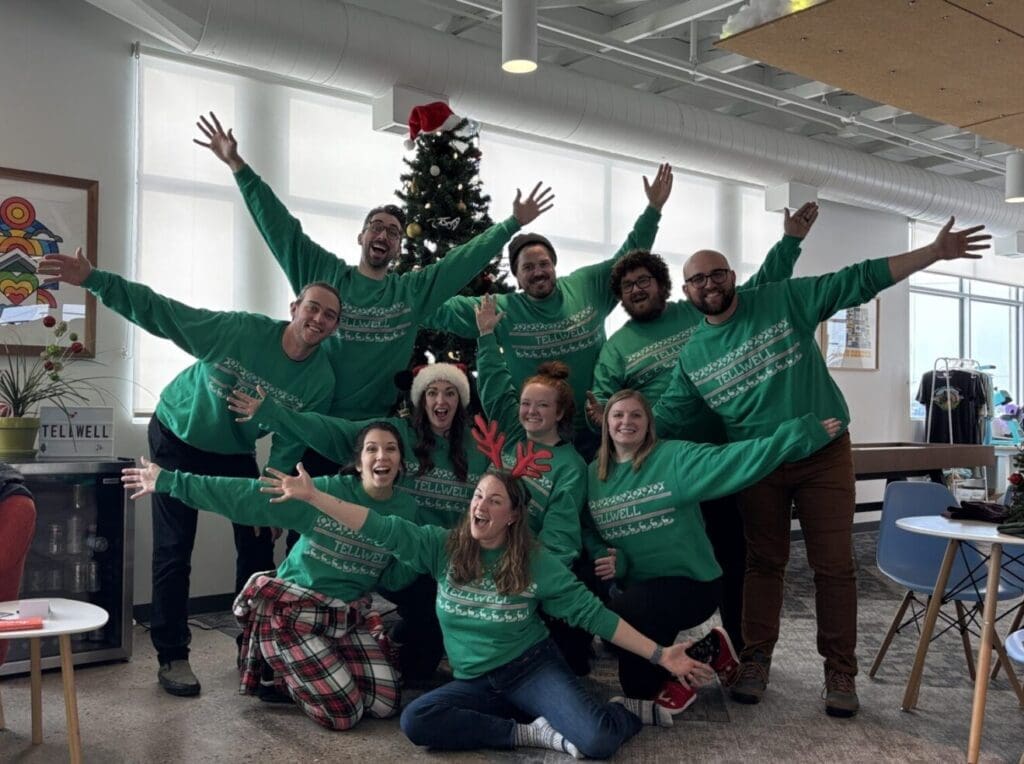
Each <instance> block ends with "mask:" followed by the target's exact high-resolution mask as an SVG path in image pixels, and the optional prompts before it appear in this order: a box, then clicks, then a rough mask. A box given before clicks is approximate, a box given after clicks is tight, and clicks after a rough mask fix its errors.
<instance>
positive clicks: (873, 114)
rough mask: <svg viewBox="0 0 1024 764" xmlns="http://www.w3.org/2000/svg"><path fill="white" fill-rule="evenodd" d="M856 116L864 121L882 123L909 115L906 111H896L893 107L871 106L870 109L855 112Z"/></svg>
mask: <svg viewBox="0 0 1024 764" xmlns="http://www.w3.org/2000/svg"><path fill="white" fill-rule="evenodd" d="M857 114H858V116H861V117H863V118H864V119H870V120H873V121H875V122H884V121H885V120H887V119H893V118H894V117H902V116H903V115H904V114H910V112H909V111H907V110H906V109H898V108H896V107H895V106H872V107H871V108H870V109H863V110H862V111H859V112H857Z"/></svg>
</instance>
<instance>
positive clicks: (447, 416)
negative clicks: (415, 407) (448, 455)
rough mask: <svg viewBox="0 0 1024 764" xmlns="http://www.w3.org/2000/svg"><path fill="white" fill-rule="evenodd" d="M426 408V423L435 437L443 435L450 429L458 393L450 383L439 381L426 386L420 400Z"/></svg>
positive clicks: (456, 407) (457, 402) (457, 404)
mask: <svg viewBox="0 0 1024 764" xmlns="http://www.w3.org/2000/svg"><path fill="white" fill-rule="evenodd" d="M420 405H421V406H425V407H426V413H427V421H428V422H429V423H430V429H431V430H433V431H434V434H435V435H444V434H445V433H446V432H448V430H450V429H451V426H452V420H453V419H455V412H456V410H457V409H458V407H459V405H460V401H459V391H458V390H457V389H456V387H455V385H453V384H452V383H451V382H446V381H444V380H442V379H439V380H437V381H435V382H431V383H430V384H429V385H427V389H426V390H424V391H423V396H422V398H421V399H420Z"/></svg>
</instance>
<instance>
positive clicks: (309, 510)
mask: <svg viewBox="0 0 1024 764" xmlns="http://www.w3.org/2000/svg"><path fill="white" fill-rule="evenodd" d="M327 480H328V478H314V479H313V482H314V484H316V486H317V488H319V489H321V490H324V491H326V490H327V487H326V481H327ZM156 490H157V492H158V493H167V494H170V495H171V496H173V497H174V498H175V499H178V500H179V501H181V502H184V503H185V504H188V505H189V506H190V507H195V508H196V509H202V510H206V511H208V512H214V513H216V514H218V515H223V516H224V517H226V518H228V519H229V520H231V521H232V522H236V523H240V524H242V525H268V526H272V527H274V528H289V529H291V530H294V531H298V532H299V533H308V532H309V531H310V529H312V528H313V525H314V524H315V523H316V516H317V514H318V511H317V510H316V509H314V508H313V507H312V506H310V505H309V504H307V503H306V502H304V501H283V502H281V503H280V504H271V503H270V498H271V497H269V496H268V495H267V494H264V493H260V481H258V480H254V479H252V478H229V477H214V476H210V475H193V474H191V473H188V472H179V471H176V470H161V472H160V475H159V476H158V477H157V481H156Z"/></svg>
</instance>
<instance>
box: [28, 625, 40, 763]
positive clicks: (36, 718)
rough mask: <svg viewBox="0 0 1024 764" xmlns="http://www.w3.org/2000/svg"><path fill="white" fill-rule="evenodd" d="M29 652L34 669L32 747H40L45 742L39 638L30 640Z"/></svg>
mask: <svg viewBox="0 0 1024 764" xmlns="http://www.w3.org/2000/svg"><path fill="white" fill-rule="evenodd" d="M28 651H29V660H30V666H31V668H32V685H31V686H32V745H39V744H40V743H42V742H43V667H42V652H43V651H42V648H41V646H40V642H39V637H32V638H31V639H29V641H28Z"/></svg>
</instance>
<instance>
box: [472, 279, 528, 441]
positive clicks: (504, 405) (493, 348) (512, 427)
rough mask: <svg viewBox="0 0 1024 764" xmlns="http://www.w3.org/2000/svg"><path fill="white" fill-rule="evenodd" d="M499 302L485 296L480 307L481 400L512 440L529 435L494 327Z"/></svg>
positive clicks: (496, 322)
mask: <svg viewBox="0 0 1024 764" xmlns="http://www.w3.org/2000/svg"><path fill="white" fill-rule="evenodd" d="M503 315H504V314H503V313H498V311H497V304H496V303H495V300H494V298H493V297H491V296H490V295H484V296H483V298H482V299H481V300H480V303H479V305H478V306H477V309H476V322H477V327H478V331H479V332H480V339H478V340H477V357H476V368H477V385H478V388H479V392H480V403H481V405H482V406H483V409H484V414H485V415H486V416H487V418H488V419H491V420H494V421H497V422H498V426H499V427H500V428H501V430H502V432H504V433H505V435H506V436H507V437H508V440H509V442H510V443H514V442H515V441H517V440H520V439H521V438H523V437H525V433H524V431H523V426H522V425H521V424H520V423H519V395H518V393H517V392H516V387H515V384H514V383H513V382H512V375H511V374H510V373H509V371H508V364H507V363H506V362H505V357H504V356H503V355H502V353H501V350H500V348H499V347H498V341H497V339H496V338H495V336H494V328H495V327H496V326H497V325H498V322H499V321H501V317H502V316H503Z"/></svg>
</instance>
